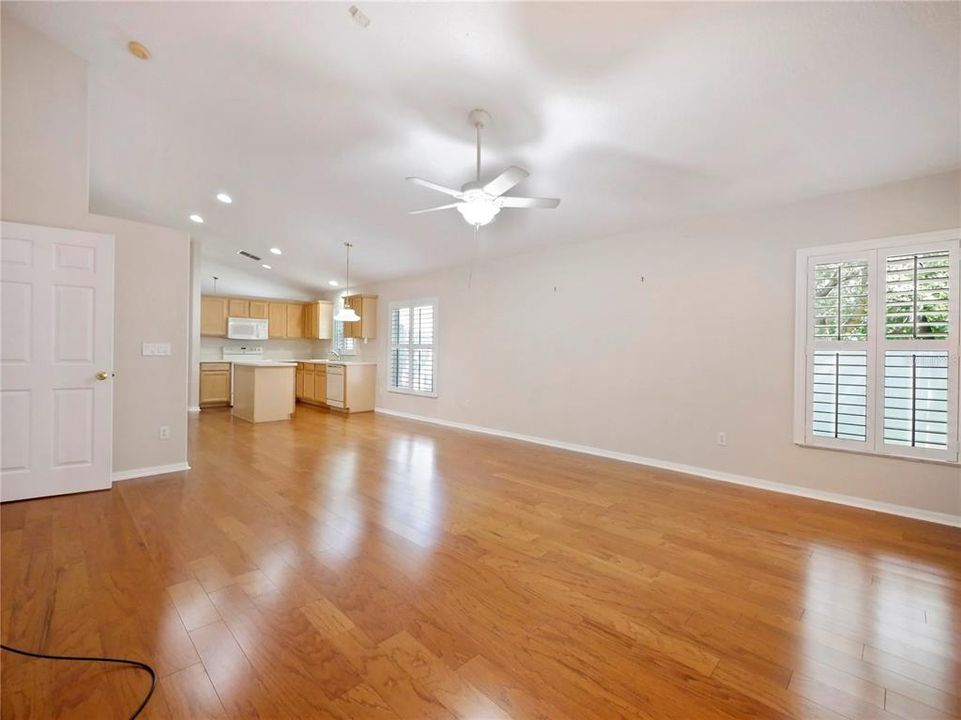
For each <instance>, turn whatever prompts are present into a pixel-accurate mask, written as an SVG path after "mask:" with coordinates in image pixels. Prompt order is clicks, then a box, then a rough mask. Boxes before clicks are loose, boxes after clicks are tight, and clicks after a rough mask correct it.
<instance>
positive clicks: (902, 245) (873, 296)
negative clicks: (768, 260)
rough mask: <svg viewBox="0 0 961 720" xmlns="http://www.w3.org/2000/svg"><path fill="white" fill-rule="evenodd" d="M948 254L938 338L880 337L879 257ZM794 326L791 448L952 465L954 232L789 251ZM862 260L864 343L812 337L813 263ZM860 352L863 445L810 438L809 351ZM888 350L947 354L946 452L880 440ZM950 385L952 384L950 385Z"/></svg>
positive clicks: (958, 269)
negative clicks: (793, 255) (944, 324)
mask: <svg viewBox="0 0 961 720" xmlns="http://www.w3.org/2000/svg"><path fill="white" fill-rule="evenodd" d="M944 249H949V250H950V251H951V253H952V254H951V255H950V256H949V257H950V258H951V261H950V264H949V275H948V277H949V287H950V292H951V295H950V304H949V308H948V328H949V330H948V338H947V339H946V340H911V339H889V338H887V337H886V335H885V314H884V312H882V308H883V305H882V298H883V293H884V292H885V289H886V283H885V279H886V259H887V256H888V255H895V254H899V253H904V254H915V253H924V252H931V251H937V250H944ZM796 260H797V262H796V278H795V325H794V344H795V360H794V437H793V440H794V443H795V444H796V445H799V446H802V447H814V448H822V449H832V450H841V451H845V452H855V453H862V454H870V455H879V456H882V457H896V458H902V459H910V460H920V461H924V462H934V463H941V464H949V465H958V464H959V445H961V427H959V426H961V411H959V410H961V369H959V355H961V326H959V320H961V310H959V308H961V287H959V282H961V228H952V229H949V230H938V231H934V232H927V233H920V234H916V235H899V236H895V237H887V238H880V239H876V240H865V241H856V242H851V243H841V244H837V245H829V246H819V247H806V248H800V249H798V250H797V259H796ZM850 260H866V261H867V262H868V285H869V290H868V293H869V294H868V337H867V339H866V340H850V339H844V340H834V339H830V340H825V339H820V340H817V341H815V340H814V323H813V315H812V312H813V307H814V297H813V295H814V293H813V283H814V272H813V271H812V270H813V267H814V266H815V265H820V264H825V263H832V262H843V261H850ZM825 349H827V350H841V351H850V350H863V351H866V352H867V353H868V357H867V372H868V380H867V400H866V403H867V410H866V412H867V420H866V440H865V441H860V440H849V439H839V438H830V437H823V436H818V435H814V433H813V427H812V424H813V423H812V420H813V415H812V405H813V399H812V397H809V396H810V395H812V392H811V385H812V384H813V383H812V382H811V377H812V376H811V374H810V373H811V365H810V363H811V362H812V361H813V357H814V352H815V351H817V350H825ZM891 350H904V351H911V350H926V351H939V352H943V351H945V350H946V351H947V353H948V383H949V390H950V391H949V393H948V428H949V430H948V436H947V448H946V449H943V450H942V449H939V448H915V447H906V446H901V445H894V444H886V443H885V442H884V417H883V415H884V413H883V397H884V381H885V378H884V359H885V352H886V351H891ZM951 383H953V386H952V385H951Z"/></svg>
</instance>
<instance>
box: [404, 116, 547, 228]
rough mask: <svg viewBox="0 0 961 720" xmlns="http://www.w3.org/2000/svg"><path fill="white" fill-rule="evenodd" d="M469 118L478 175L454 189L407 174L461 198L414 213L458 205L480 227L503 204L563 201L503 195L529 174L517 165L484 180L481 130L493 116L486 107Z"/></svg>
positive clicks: (518, 205)
mask: <svg viewBox="0 0 961 720" xmlns="http://www.w3.org/2000/svg"><path fill="white" fill-rule="evenodd" d="M467 119H468V121H469V122H470V123H471V125H473V126H474V130H475V132H476V135H477V177H476V179H475V180H473V181H471V182H469V183H466V184H465V185H463V186H462V187H461V189H460V190H455V189H454V188H449V187H445V186H443V185H438V184H437V183H433V182H430V181H429V180H424V179H423V178H419V177H409V178H407V179H408V180H410V181H411V182H412V183H415V184H417V185H420V186H422V187H426V188H430V189H431V190H437V191H438V192H442V193H444V194H445V195H450V196H451V197H453V198H456V199H457V200H458V202H453V203H448V204H447V205H439V206H437V207H432V208H427V209H426V210H411V211H410V214H411V215H420V214H422V213H428V212H434V211H435V210H447V209H448V208H457V212H459V213H460V214H461V217H463V218H464V220H466V221H467V223H468V224H470V225H473V226H474V227H475V228H479V227H481V226H482V225H487V224H488V223H489V222H490V221H491V220H493V219H494V218H495V217H497V213H499V212H500V211H501V208H555V207H557V206H558V205H559V204H560V202H561V201H560V200H558V199H557V198H528V197H514V196H508V195H504V193H506V192H507V191H508V190H510V189H511V188H512V187H514V186H515V185H517V183H519V182H520V181H521V180H523V179H524V178H526V177H527V176H528V175H529V174H530V173H528V172H527V171H526V170H524V169H523V168H519V167H517V166H516V165H512V166H511V167H509V168H507V169H506V170H505V171H504V172H502V173H501V174H500V175H498V176H497V177H495V178H494V179H493V180H491V181H490V182H487V183H482V182H481V179H480V172H481V130H482V129H483V128H484V127H485V126H487V125H489V124H490V121H491V116H490V114H489V113H487V112H486V111H485V110H480V109H477V110H471V112H470V113H469V114H468V116H467Z"/></svg>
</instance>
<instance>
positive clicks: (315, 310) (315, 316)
mask: <svg viewBox="0 0 961 720" xmlns="http://www.w3.org/2000/svg"><path fill="white" fill-rule="evenodd" d="M304 337H306V338H310V339H312V340H330V339H331V338H333V337H334V304H333V303H332V302H330V301H329V300H318V301H317V302H311V303H307V304H306V305H304Z"/></svg>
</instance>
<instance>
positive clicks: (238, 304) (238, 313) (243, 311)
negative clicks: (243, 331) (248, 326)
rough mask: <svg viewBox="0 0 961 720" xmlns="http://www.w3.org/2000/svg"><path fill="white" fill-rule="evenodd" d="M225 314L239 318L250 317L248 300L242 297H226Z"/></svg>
mask: <svg viewBox="0 0 961 720" xmlns="http://www.w3.org/2000/svg"><path fill="white" fill-rule="evenodd" d="M227 316H228V317H239V318H245V317H250V300H244V299H243V298H228V299H227Z"/></svg>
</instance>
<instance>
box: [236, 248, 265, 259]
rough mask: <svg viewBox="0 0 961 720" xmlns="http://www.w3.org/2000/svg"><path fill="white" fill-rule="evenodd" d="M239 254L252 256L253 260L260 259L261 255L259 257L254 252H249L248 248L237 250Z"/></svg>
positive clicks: (246, 256) (247, 256)
mask: <svg viewBox="0 0 961 720" xmlns="http://www.w3.org/2000/svg"><path fill="white" fill-rule="evenodd" d="M237 254H238V255H243V256H244V257H245V258H250V259H251V260H260V258H259V257H257V256H256V255H254V254H253V253H249V252H247V251H246V250H238V251H237Z"/></svg>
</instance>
